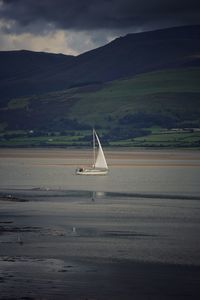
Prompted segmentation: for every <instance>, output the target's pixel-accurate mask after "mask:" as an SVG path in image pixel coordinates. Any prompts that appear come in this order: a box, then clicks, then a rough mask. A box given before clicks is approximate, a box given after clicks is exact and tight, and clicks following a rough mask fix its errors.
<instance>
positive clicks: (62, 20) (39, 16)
mask: <svg viewBox="0 0 200 300" xmlns="http://www.w3.org/2000/svg"><path fill="white" fill-rule="evenodd" d="M190 24H191V25H192V24H200V0H0V50H18V49H27V50H34V51H46V52H54V53H64V54H73V55H77V54H79V53H82V52H85V51H87V50H90V49H94V48H97V47H99V46H101V45H104V44H106V43H108V42H109V41H111V40H112V39H114V38H116V37H118V36H122V35H125V34H127V33H131V32H141V31H147V30H154V29H159V28H166V27H172V26H179V25H180V26H181V25H190Z"/></svg>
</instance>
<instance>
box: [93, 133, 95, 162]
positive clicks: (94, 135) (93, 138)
mask: <svg viewBox="0 0 200 300" xmlns="http://www.w3.org/2000/svg"><path fill="white" fill-rule="evenodd" d="M93 166H95V130H94V128H93Z"/></svg>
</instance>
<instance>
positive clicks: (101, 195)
mask: <svg viewBox="0 0 200 300" xmlns="http://www.w3.org/2000/svg"><path fill="white" fill-rule="evenodd" d="M105 195H106V193H105V192H95V196H96V197H99V198H101V197H104V196H105Z"/></svg>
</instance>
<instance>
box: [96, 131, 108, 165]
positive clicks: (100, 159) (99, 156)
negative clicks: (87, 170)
mask: <svg viewBox="0 0 200 300" xmlns="http://www.w3.org/2000/svg"><path fill="white" fill-rule="evenodd" d="M94 133H95V136H96V139H97V142H98V145H99V150H98V154H97V158H96V161H95V164H94V167H95V168H100V169H101V168H102V169H108V165H107V162H106V159H105V156H104V153H103V149H102V147H101V143H100V141H99V138H98V135H97V134H96V132H94Z"/></svg>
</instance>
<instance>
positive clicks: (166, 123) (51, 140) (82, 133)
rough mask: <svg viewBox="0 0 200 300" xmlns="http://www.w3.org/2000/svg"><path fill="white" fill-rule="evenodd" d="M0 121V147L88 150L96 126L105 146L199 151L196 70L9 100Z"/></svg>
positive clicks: (199, 108)
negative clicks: (80, 148)
mask: <svg viewBox="0 0 200 300" xmlns="http://www.w3.org/2000/svg"><path fill="white" fill-rule="evenodd" d="M0 117H1V123H0V132H1V133H0V146H26V145H32V146H68V145H73V146H81V145H86V146H88V145H89V143H90V142H89V141H90V129H91V127H96V128H97V129H98V131H99V132H100V135H101V136H102V140H103V142H104V143H106V144H107V145H111V146H112V145H113V146H116V145H118V146H120V145H121V146H160V147H161V146H167V147H169V146H175V147H177V146H184V147H189V146H192V147H193V146H195V147H199V145H200V132H199V130H198V128H200V68H185V69H177V70H176V69H171V70H170V69H169V70H165V71H157V72H149V73H145V74H142V75H137V76H135V77H133V78H129V79H125V80H118V81H112V82H109V83H106V84H96V85H88V86H83V87H79V88H71V89H68V90H64V91H58V92H53V93H47V94H42V95H33V96H27V97H24V98H14V99H10V100H9V101H7V103H5V105H4V107H1V108H0ZM174 128H176V131H175V132H174V131H173V130H174Z"/></svg>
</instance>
